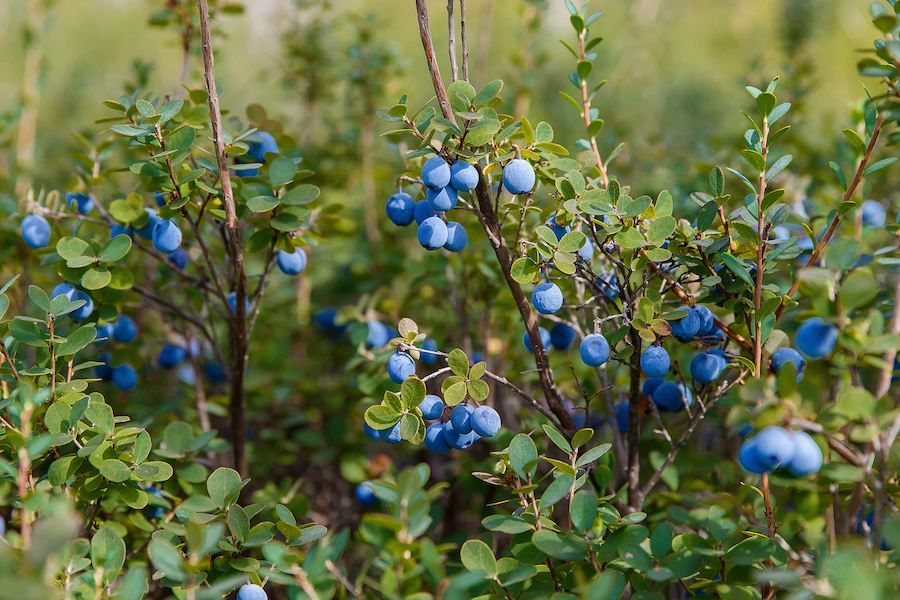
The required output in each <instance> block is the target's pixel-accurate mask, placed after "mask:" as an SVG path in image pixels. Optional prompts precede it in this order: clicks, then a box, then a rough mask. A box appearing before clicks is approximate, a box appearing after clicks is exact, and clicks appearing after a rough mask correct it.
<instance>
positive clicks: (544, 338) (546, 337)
mask: <svg viewBox="0 0 900 600" xmlns="http://www.w3.org/2000/svg"><path fill="white" fill-rule="evenodd" d="M538 333H540V335H541V345H542V346H543V347H544V348H546V347H547V346H549V345H550V332H549V331H547V330H546V329H544V328H543V327H538ZM522 345H523V346H525V349H526V350H528V351H529V352H531V351H532V347H531V338H530V337H528V330H527V329H526V330H525V335H523V336H522Z"/></svg>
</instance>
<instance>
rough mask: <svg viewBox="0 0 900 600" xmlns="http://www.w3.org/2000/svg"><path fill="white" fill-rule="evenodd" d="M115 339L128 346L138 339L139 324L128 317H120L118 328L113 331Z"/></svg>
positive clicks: (117, 323) (117, 322)
mask: <svg viewBox="0 0 900 600" xmlns="http://www.w3.org/2000/svg"><path fill="white" fill-rule="evenodd" d="M113 337H114V338H115V339H116V341H117V342H121V343H122V344H128V343H130V342H132V341H134V338H136V337H137V323H135V322H134V319H132V318H131V317H129V316H128V315H120V316H119V318H118V319H117V320H116V327H115V329H114V330H113Z"/></svg>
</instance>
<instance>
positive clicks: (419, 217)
mask: <svg viewBox="0 0 900 600" xmlns="http://www.w3.org/2000/svg"><path fill="white" fill-rule="evenodd" d="M433 216H434V209H433V208H431V204H429V203H428V200H425V199H423V200H419V201H418V202H416V206H415V208H413V218H414V219H415V221H416V225H421V224H422V221H424V220H425V219H427V218H428V217H433Z"/></svg>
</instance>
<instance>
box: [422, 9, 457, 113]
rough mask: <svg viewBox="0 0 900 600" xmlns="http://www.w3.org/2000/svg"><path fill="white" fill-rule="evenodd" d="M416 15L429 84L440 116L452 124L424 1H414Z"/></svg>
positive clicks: (451, 110)
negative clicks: (429, 77) (439, 108)
mask: <svg viewBox="0 0 900 600" xmlns="http://www.w3.org/2000/svg"><path fill="white" fill-rule="evenodd" d="M416 13H417V14H418V17H419V35H420V37H421V38H422V47H423V48H424V49H425V61H426V62H427V63H428V71H429V72H430V73H431V82H432V84H433V85H434V94H435V95H436V96H437V99H438V104H439V105H440V107H441V114H443V115H444V118H445V119H447V120H448V121H451V122H453V121H454V118H453V108H452V107H451V106H450V99H449V98H448V97H447V90H446V89H445V88H444V82H443V80H442V79H441V69H440V67H439V66H438V61H437V56H436V55H435V53H434V43H433V42H432V41H431V29H430V27H429V26H428V6H426V4H425V0H416Z"/></svg>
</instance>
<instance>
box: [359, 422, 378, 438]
mask: <svg viewBox="0 0 900 600" xmlns="http://www.w3.org/2000/svg"><path fill="white" fill-rule="evenodd" d="M363 433H365V434H366V437H367V438H369V439H370V440H380V439H381V436H380V435H378V430H377V429H375V428H374V427H372V426H371V425H369V424H368V423H366V422H365V421H363Z"/></svg>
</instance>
